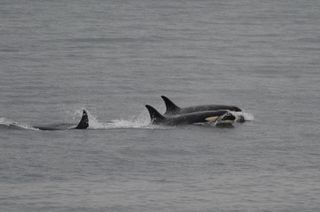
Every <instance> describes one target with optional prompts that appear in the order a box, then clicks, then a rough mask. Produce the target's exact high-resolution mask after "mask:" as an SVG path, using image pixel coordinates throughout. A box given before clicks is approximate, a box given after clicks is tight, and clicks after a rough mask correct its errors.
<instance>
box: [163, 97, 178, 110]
mask: <svg viewBox="0 0 320 212" xmlns="http://www.w3.org/2000/svg"><path fill="white" fill-rule="evenodd" d="M161 98H162V99H163V101H164V103H165V104H166V112H165V114H174V113H176V112H178V111H179V110H180V107H178V106H177V105H176V104H175V103H173V102H172V101H171V100H170V99H169V98H168V97H166V96H161Z"/></svg>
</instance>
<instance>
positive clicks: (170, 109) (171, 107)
mask: <svg viewBox="0 0 320 212" xmlns="http://www.w3.org/2000/svg"><path fill="white" fill-rule="evenodd" d="M161 98H162V99H163V101H164V103H165V105H166V112H165V113H164V115H177V114H184V113H193V112H201V111H211V110H229V111H235V112H241V109H240V108H239V107H236V106H232V105H198V106H191V107H185V108H181V107H179V106H177V105H176V104H175V103H173V102H172V101H171V100H170V99H169V98H168V97H166V96H161Z"/></svg>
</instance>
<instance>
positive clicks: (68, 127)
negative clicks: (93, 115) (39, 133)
mask: <svg viewBox="0 0 320 212" xmlns="http://www.w3.org/2000/svg"><path fill="white" fill-rule="evenodd" d="M88 127H89V118H88V114H87V111H85V110H83V112H82V117H81V120H80V122H79V123H78V125H76V124H66V123H62V124H50V125H42V126H33V128H35V129H39V130H71V129H81V130H82V129H87V128H88Z"/></svg>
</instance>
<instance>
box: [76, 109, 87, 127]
mask: <svg viewBox="0 0 320 212" xmlns="http://www.w3.org/2000/svg"><path fill="white" fill-rule="evenodd" d="M88 127H89V118H88V113H87V111H85V110H83V112H82V117H81V120H80V122H79V124H78V125H77V126H76V128H75V129H87V128H88Z"/></svg>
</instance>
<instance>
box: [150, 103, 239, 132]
mask: <svg viewBox="0 0 320 212" xmlns="http://www.w3.org/2000/svg"><path fill="white" fill-rule="evenodd" d="M146 108H147V109H148V111H149V115H150V119H151V123H152V124H158V125H169V126H175V125H188V124H201V123H202V124H203V123H207V124H215V125H216V126H222V127H228V126H232V124H233V123H234V121H235V120H236V117H235V116H234V115H233V114H231V113H230V112H229V111H226V110H216V111H202V112H193V113H187V114H180V115H174V116H164V115H161V114H160V113H159V112H158V111H157V110H156V109H155V108H153V107H152V106H150V105H146Z"/></svg>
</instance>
